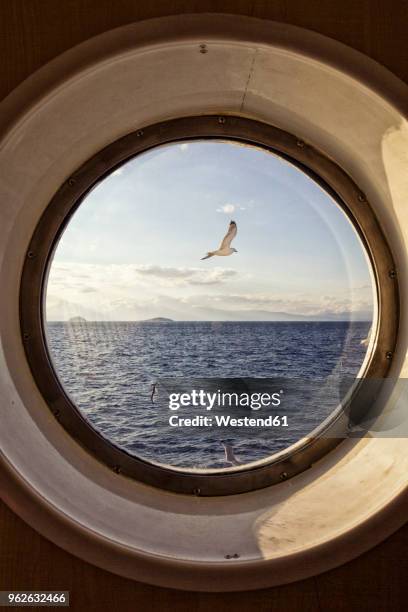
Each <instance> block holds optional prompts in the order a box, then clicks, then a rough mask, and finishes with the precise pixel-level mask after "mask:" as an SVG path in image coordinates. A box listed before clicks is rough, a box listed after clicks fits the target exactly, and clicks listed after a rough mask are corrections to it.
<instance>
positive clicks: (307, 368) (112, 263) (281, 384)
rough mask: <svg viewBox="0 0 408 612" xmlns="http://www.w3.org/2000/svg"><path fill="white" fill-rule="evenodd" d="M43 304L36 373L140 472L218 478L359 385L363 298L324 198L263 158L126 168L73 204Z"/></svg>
mask: <svg viewBox="0 0 408 612" xmlns="http://www.w3.org/2000/svg"><path fill="white" fill-rule="evenodd" d="M44 303H45V309H44V319H45V330H46V341H47V346H48V351H49V355H50V358H51V362H52V366H53V368H54V370H55V373H56V375H57V377H58V380H59V382H60V385H61V388H62V389H63V392H64V393H65V394H66V395H67V397H68V398H69V400H70V402H72V404H73V405H74V406H75V408H76V409H77V410H78V411H79V412H80V414H81V415H82V417H83V418H84V419H85V420H86V422H87V423H88V424H89V426H90V427H91V428H93V429H94V430H96V431H97V432H98V433H99V434H100V436H102V438H103V439H105V440H108V441H110V442H111V443H112V444H113V445H115V446H117V447H119V448H121V449H123V450H124V451H126V452H127V453H128V454H129V455H131V456H134V457H137V458H140V459H142V460H144V461H147V462H150V463H153V464H159V465H164V466H167V467H169V466H170V467H171V468H175V469H185V470H193V471H194V470H204V471H209V470H210V471H212V472H216V471H217V470H236V469H240V470H242V469H243V468H244V467H246V466H250V465H252V464H253V463H254V462H263V461H266V460H268V459H270V458H271V457H272V458H273V457H274V456H276V454H277V453H279V452H282V451H285V450H287V449H288V448H290V447H291V446H292V445H293V444H296V443H299V441H300V440H303V439H304V438H307V437H308V436H310V435H311V433H312V432H313V431H314V430H316V428H318V427H320V426H321V425H322V423H324V422H325V421H326V420H327V419H330V417H331V415H332V414H333V413H335V411H336V410H338V408H339V405H341V402H342V400H343V398H344V397H345V396H346V395H347V392H348V391H349V389H350V387H351V386H352V384H353V382H354V381H355V379H356V378H358V377H361V376H362V375H363V373H364V368H365V367H366V364H367V360H368V357H369V353H370V350H369V349H370V346H371V345H372V342H371V343H370V338H371V336H373V335H374V334H373V333H372V331H371V330H372V329H374V328H375V321H376V303H377V298H376V289H375V284H374V281H373V273H372V269H371V264H370V260H369V257H368V255H367V252H366V249H365V247H364V245H363V242H362V240H361V239H360V236H359V234H358V232H357V230H356V228H355V226H354V224H353V223H352V221H351V220H350V218H349V217H348V216H347V214H346V213H345V211H344V210H343V209H342V207H341V206H340V205H339V203H338V201H337V200H336V199H335V197H334V196H333V194H332V193H331V192H329V191H328V190H326V189H325V188H324V187H323V186H322V185H321V184H320V183H318V182H317V181H316V180H314V178H312V177H311V176H309V174H307V173H306V172H304V171H303V170H302V169H301V168H299V167H298V166H297V165H295V164H294V163H291V162H290V161H288V159H285V158H284V157H282V156H280V155H278V154H276V153H275V152H271V151H270V150H267V149H265V148H262V147H259V146H254V145H249V144H248V143H246V144H245V145H244V144H243V143H242V142H239V141H237V140H234V139H229V140H226V139H222V138H213V139H211V140H210V139H203V138H197V139H189V140H182V139H181V140H178V141H173V142H170V143H166V144H163V145H161V146H157V147H153V148H150V149H149V150H147V151H145V152H142V153H140V154H138V155H137V156H135V157H133V158H131V159H129V160H127V161H125V162H124V163H121V164H120V165H119V166H117V167H115V168H114V169H113V170H112V171H110V172H108V173H107V174H105V175H104V176H103V177H101V178H100V180H99V181H98V182H97V183H96V184H95V185H94V186H93V188H92V189H91V190H90V191H88V192H87V193H86V195H85V196H84V197H82V198H81V201H80V204H79V205H78V206H77V208H76V210H75V212H74V213H73V215H72V216H71V217H70V218H69V220H68V221H67V223H66V225H65V227H64V230H63V232H62V233H61V234H60V236H59V241H58V242H57V243H56V245H55V248H54V250H53V253H52V257H51V258H50V259H49V261H48V281H47V283H46V286H45V287H44ZM294 389H295V391H296V392H295V391H294ZM228 394H230V395H231V397H233V399H234V401H235V395H233V394H236V395H237V397H238V398H239V401H238V402H235V404H234V402H232V404H229V405H227V406H226V405H225V402H224V403H222V402H221V401H220V398H222V397H224V395H225V396H226V397H228ZM266 396H268V397H269V403H268V404H264V400H265V397H266ZM262 397H263V398H264V399H263V400H262ZM242 398H244V401H243V402H242V401H241V399H242ZM213 399H214V402H213V405H211V403H212V401H213ZM265 401H266V400H265ZM217 416H218V417H219V418H221V417H222V418H223V419H224V420H222V421H221V422H220V421H216V420H215V419H216V417H217ZM227 417H228V419H229V421H225V418H227ZM267 417H271V418H270V424H269V425H259V426H258V424H256V425H248V426H247V425H231V423H233V422H234V423H235V421H234V419H235V420H236V421H241V420H243V422H244V423H245V422H246V421H248V418H250V419H255V420H256V421H257V420H258V419H260V421H261V420H262V419H264V421H265V422H266V418H267ZM194 419H195V421H194ZM205 419H207V420H205ZM210 419H211V424H210ZM245 419H246V421H245ZM194 423H195V424H194ZM219 423H221V424H219ZM226 423H228V425H225V424H226Z"/></svg>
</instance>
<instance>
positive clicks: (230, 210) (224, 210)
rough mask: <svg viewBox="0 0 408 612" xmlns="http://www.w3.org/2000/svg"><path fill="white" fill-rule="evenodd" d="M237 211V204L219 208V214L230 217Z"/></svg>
mask: <svg viewBox="0 0 408 612" xmlns="http://www.w3.org/2000/svg"><path fill="white" fill-rule="evenodd" d="M235 209H236V206H235V204H224V206H220V207H219V208H217V212H222V213H225V214H226V215H230V214H231V213H233V212H234V210H235Z"/></svg>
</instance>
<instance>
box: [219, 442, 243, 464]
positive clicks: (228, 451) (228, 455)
mask: <svg viewBox="0 0 408 612" xmlns="http://www.w3.org/2000/svg"><path fill="white" fill-rule="evenodd" d="M222 445H223V447H224V450H225V461H226V462H227V463H231V464H232V465H241V462H240V461H238V459H237V458H236V456H235V454H234V449H233V448H232V446H231V444H226V443H225V442H223V443H222Z"/></svg>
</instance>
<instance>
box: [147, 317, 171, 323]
mask: <svg viewBox="0 0 408 612" xmlns="http://www.w3.org/2000/svg"><path fill="white" fill-rule="evenodd" d="M141 322H142V323H174V321H173V319H166V317H153V318H152V319H143V320H142V321H141Z"/></svg>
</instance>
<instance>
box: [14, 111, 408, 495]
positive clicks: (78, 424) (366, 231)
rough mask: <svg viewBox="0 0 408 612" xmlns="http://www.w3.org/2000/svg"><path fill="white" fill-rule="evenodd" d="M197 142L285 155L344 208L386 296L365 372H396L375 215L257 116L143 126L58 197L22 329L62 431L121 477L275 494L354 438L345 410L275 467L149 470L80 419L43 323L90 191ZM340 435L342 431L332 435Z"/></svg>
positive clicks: (382, 242) (42, 235)
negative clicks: (57, 268)
mask: <svg viewBox="0 0 408 612" xmlns="http://www.w3.org/2000/svg"><path fill="white" fill-rule="evenodd" d="M189 139H222V140H232V141H240V142H242V143H246V144H248V145H255V146H258V147H261V148H263V149H266V150H269V151H271V152H273V153H276V154H278V155H280V156H282V157H284V158H285V159H287V160H289V161H290V162H291V163H293V164H294V165H296V166H297V167H299V168H300V169H301V170H303V171H304V172H305V173H307V174H308V175H310V176H311V177H312V178H313V179H314V180H315V181H317V182H318V183H319V184H320V185H321V186H322V187H323V188H324V189H325V190H326V191H327V192H329V193H330V195H332V196H333V197H334V198H335V200H336V201H337V202H338V203H339V204H340V205H341V207H342V209H343V210H344V212H345V213H346V214H347V216H348V217H349V218H350V219H351V221H352V222H353V224H354V226H355V228H356V229H357V231H358V233H359V235H360V237H361V240H362V242H363V244H364V247H365V248H366V251H367V253H368V255H369V259H370V261H371V265H372V270H373V273H374V278H375V284H376V289H377V296H378V318H377V328H376V330H375V332H376V340H375V343H374V346H373V349H372V352H371V355H370V356H369V359H368V361H367V364H366V368H365V372H364V376H365V377H366V378H369V379H371V378H372V379H384V378H385V377H386V376H387V373H388V371H389V368H390V364H391V361H392V356H393V354H394V349H395V345H396V340H397V333H398V322H399V291H398V278H397V272H396V267H395V263H394V260H393V257H392V255H391V251H390V249H389V247H388V244H387V241H386V239H385V237H384V234H383V232H382V230H381V228H380V225H379V223H378V221H377V219H376V216H375V214H374V212H373V209H372V207H371V206H370V204H369V202H368V201H367V198H366V196H365V194H364V193H363V192H362V191H361V190H360V189H359V187H358V186H357V185H356V184H355V182H354V181H353V180H352V179H351V178H350V176H348V175H347V174H346V173H345V172H344V171H343V170H342V169H341V168H340V167H339V166H338V165H337V164H336V163H335V162H334V161H332V160H331V159H329V158H328V157H326V156H325V155H324V154H322V153H321V152H320V151H318V150H317V149H316V148H314V147H313V146H311V145H310V144H309V143H306V142H304V141H303V140H300V139H299V138H297V137H296V136H294V135H292V134H290V133H288V132H285V131H283V130H281V129H279V128H277V127H274V126H272V125H269V124H265V123H261V122H259V121H255V120H252V119H247V118H244V117H240V116H231V115H225V116H218V115H202V116H194V117H182V118H177V119H171V120H169V121H164V122H161V123H158V124H155V125H149V126H141V127H140V128H138V129H137V130H136V131H134V132H132V133H130V134H128V135H126V136H124V137H122V138H120V139H119V140H117V141H115V142H113V143H112V144H110V145H108V146H107V147H105V148H104V149H103V150H101V151H100V152H99V153H97V154H96V155H94V156H93V157H92V158H91V159H90V160H88V161H87V162H86V163H85V164H83V165H82V166H81V167H80V168H78V170H77V171H76V172H75V173H73V174H72V175H71V176H70V177H69V178H68V179H67V180H66V181H65V182H64V184H63V185H62V186H61V187H60V189H59V190H58V191H57V192H56V194H55V195H54V197H53V198H52V200H51V202H50V204H49V205H48V207H47V209H46V210H45V212H44V213H43V215H42V217H41V219H40V221H39V223H38V225H37V227H36V229H35V231H34V233H33V236H32V238H31V241H30V244H29V247H28V250H27V253H26V258H25V263H24V268H23V273H22V278H21V287H20V322H21V334H22V339H23V343H24V347H25V353H26V356H27V360H28V363H29V365H30V368H31V371H32V375H33V377H34V380H35V382H36V384H37V386H38V388H39V390H40V392H41V393H42V395H43V397H44V399H45V401H46V402H47V404H48V406H49V408H50V409H51V411H52V413H53V414H54V416H55V418H56V419H57V420H58V421H59V422H60V424H61V426H62V427H64V428H65V429H66V430H67V431H68V433H69V434H70V435H71V436H72V437H73V438H75V439H76V440H77V441H78V443H80V444H81V445H82V446H83V447H84V448H85V449H87V450H88V451H89V452H91V453H92V454H93V455H94V456H95V457H97V458H98V459H99V460H100V461H102V462H103V463H105V464H106V465H108V466H109V467H110V468H111V469H112V470H114V471H115V472H117V473H121V474H123V475H125V476H129V477H132V478H135V479H136V480H139V481H141V482H144V483H147V484H150V485H153V486H155V487H159V488H162V489H167V490H170V491H174V492H178V493H185V494H193V495H202V496H212V495H228V494H236V493H243V492H247V491H252V490H255V489H260V488H263V487H267V486H270V485H272V484H275V483H279V482H281V481H282V480H286V479H288V478H291V477H293V476H295V475H296V474H299V473H300V472H302V471H304V470H306V469H308V468H309V467H310V466H311V465H313V464H314V463H315V462H316V461H318V460H319V459H321V458H322V457H323V456H324V455H325V454H326V453H328V452H329V451H330V450H332V449H333V448H335V447H336V446H337V445H338V444H339V443H340V442H341V440H342V439H344V437H346V434H345V432H347V426H348V420H347V415H346V414H345V413H344V412H343V411H340V412H336V413H335V414H334V415H333V418H331V419H330V420H329V422H328V423H326V424H325V425H324V432H323V430H322V431H318V432H317V433H316V435H314V436H313V437H312V438H305V439H303V440H301V441H300V442H299V443H297V444H295V445H293V446H291V447H289V449H287V450H285V451H283V452H281V453H279V454H277V455H276V456H273V457H272V458H271V460H265V461H264V462H262V464H257V465H255V466H253V467H251V466H249V467H247V468H245V469H233V470H228V471H224V472H216V473H214V472H208V473H202V472H190V471H188V470H181V469H178V468H177V469H176V468H167V467H165V466H161V465H157V464H153V463H149V462H148V461H145V460H142V459H140V458H137V457H135V456H133V455H130V454H129V453H127V452H126V451H125V450H123V449H121V448H119V447H117V446H115V445H114V444H112V443H111V442H109V441H108V440H107V439H106V438H104V437H103V436H102V435H100V434H99V433H98V432H97V431H96V430H95V429H94V428H93V427H92V426H91V425H90V424H89V423H88V421H87V420H86V419H85V418H84V417H83V416H82V415H81V414H80V412H79V410H78V409H77V408H76V407H75V405H74V404H73V402H72V401H71V400H70V398H69V397H68V395H67V394H66V393H65V391H64V389H63V388H62V386H61V383H60V382H59V380H58V377H57V374H56V373H55V370H54V368H53V365H52V360H51V358H50V355H49V352H48V349H47V344H46V339H45V330H44V322H43V297H44V286H45V283H46V278H47V271H48V265H49V261H50V257H51V256H52V253H53V250H54V248H55V245H56V243H57V241H58V238H59V236H60V235H61V232H62V231H63V229H64V228H65V227H66V225H67V223H68V222H69V220H70V217H71V215H72V214H73V213H74V212H75V210H76V209H77V207H78V206H79V205H80V204H81V202H82V201H83V199H84V197H85V196H86V195H87V194H88V193H89V191H90V189H92V188H93V187H94V186H95V184H96V183H98V182H99V181H100V180H103V178H104V177H105V176H106V175H107V174H109V173H110V172H111V171H113V170H114V169H115V168H116V167H118V166H120V165H121V164H123V163H124V162H126V161H128V160H129V159H131V158H133V157H135V156H137V155H138V154H140V153H142V152H144V151H147V150H149V149H151V148H154V147H157V146H160V145H164V144H169V143H172V142H176V141H181V140H184V141H185V140H189ZM356 394H358V389H357V391H356ZM331 431H332V432H334V433H333V434H332V435H331V434H330V432H331ZM336 432H337V433H336ZM322 433H324V434H325V435H324V436H322V435H321V434H322Z"/></svg>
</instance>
